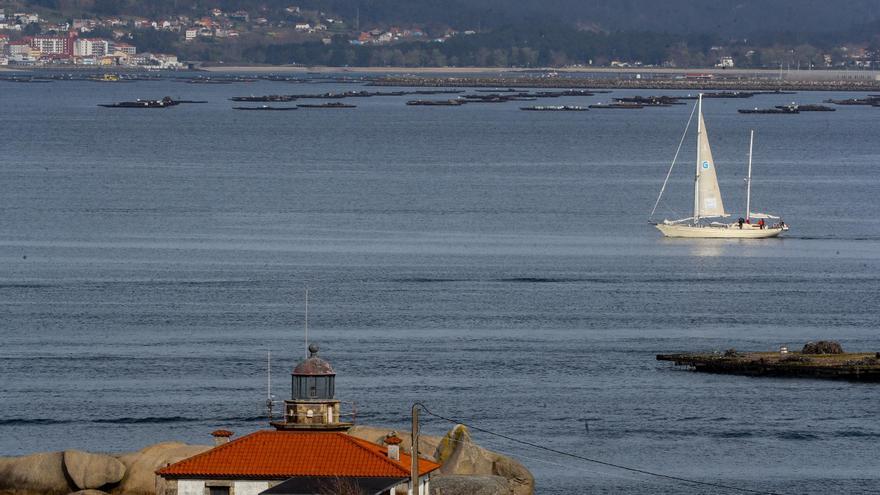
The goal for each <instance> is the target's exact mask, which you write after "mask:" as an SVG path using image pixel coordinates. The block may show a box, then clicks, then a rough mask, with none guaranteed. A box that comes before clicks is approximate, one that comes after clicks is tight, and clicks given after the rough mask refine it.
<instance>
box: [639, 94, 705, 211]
mask: <svg viewBox="0 0 880 495" xmlns="http://www.w3.org/2000/svg"><path fill="white" fill-rule="evenodd" d="M696 111H697V106H696V105H694V109H693V110H691V116H690V117H688V121H687V125H685V126H684V132H683V133H682V134H681V141H679V142H678V149H677V150H675V156H673V157H672V163H671V164H670V165H669V171H668V172H666V179H665V180H664V181H663V187H661V188H660V195H659V196H657V201H655V202H654V208H652V209H651V215H649V216H648V219H651V218H653V217H654V213H655V212H656V211H657V205H659V204H660V198H662V197H663V192H664V191H666V183H667V182H669V176H670V175H672V168H673V167H675V161H676V160H678V154H679V152H681V145H682V144H684V138H685V137H687V132H688V129H689V128H690V127H691V121H692V120H693V119H694V112H696Z"/></svg>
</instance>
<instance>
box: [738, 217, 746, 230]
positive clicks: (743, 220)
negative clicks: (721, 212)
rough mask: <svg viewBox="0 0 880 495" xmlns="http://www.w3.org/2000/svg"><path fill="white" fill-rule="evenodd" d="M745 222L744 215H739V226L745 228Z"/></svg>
mask: <svg viewBox="0 0 880 495" xmlns="http://www.w3.org/2000/svg"><path fill="white" fill-rule="evenodd" d="M743 222H745V219H744V218H743V217H739V220H737V221H736V223H737V224H738V225H739V228H743Z"/></svg>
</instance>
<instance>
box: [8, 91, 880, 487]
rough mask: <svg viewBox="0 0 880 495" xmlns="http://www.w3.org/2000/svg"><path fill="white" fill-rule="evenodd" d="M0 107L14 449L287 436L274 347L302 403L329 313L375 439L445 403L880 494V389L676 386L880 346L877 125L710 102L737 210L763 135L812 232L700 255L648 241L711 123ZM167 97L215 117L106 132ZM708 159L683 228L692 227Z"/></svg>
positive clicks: (731, 478) (495, 425) (616, 447)
mask: <svg viewBox="0 0 880 495" xmlns="http://www.w3.org/2000/svg"><path fill="white" fill-rule="evenodd" d="M0 84H2V87H0V90H2V96H0V102H2V109H3V110H0V112H2V116H3V121H4V124H5V125H4V128H5V129H6V133H5V135H6V136H7V138H9V139H7V140H5V141H4V142H3V143H2V144H0V146H2V157H3V158H2V160H0V192H2V194H0V233H2V238H0V267H2V271H0V311H2V325H0V338H2V342H3V345H2V347H0V375H2V376H3V382H2V383H3V385H2V389H0V392H2V394H0V395H2V397H3V400H2V401H0V453H2V454H7V455H14V454H23V453H27V452H32V451H39V450H58V449H64V448H81V449H90V450H110V451H122V450H131V449H135V448H139V447H141V446H143V445H146V444H149V443H154V442H157V441H161V440H167V439H179V440H185V441H190V442H201V443H207V442H208V441H209V438H208V435H209V432H210V431H212V430H213V429H215V428H217V427H226V428H230V429H233V430H234V431H236V433H239V434H241V433H245V432H248V431H251V430H254V429H256V428H259V427H262V426H263V422H262V420H261V418H262V415H263V410H262V407H263V406H262V404H263V401H264V400H265V393H266V392H265V357H266V355H265V352H266V350H267V349H270V348H271V349H272V350H273V357H274V366H273V374H274V376H273V378H274V380H273V382H274V383H275V384H276V386H275V387H273V392H274V393H275V395H276V396H277V397H278V398H285V397H287V396H288V394H289V388H288V387H289V384H288V381H287V380H288V378H287V373H288V372H289V370H290V368H291V366H292V365H293V364H294V362H295V361H296V360H298V359H299V358H300V356H301V355H302V354H303V351H302V347H303V345H302V344H301V343H300V342H301V338H302V332H301V322H302V290H303V288H304V287H305V286H309V287H312V291H313V292H312V303H313V304H312V307H311V308H310V309H311V327H312V336H313V338H314V340H317V341H319V342H320V343H321V345H322V348H323V349H324V350H323V351H322V354H323V355H324V356H325V357H326V358H328V359H329V360H330V361H331V362H332V363H333V364H334V366H335V368H336V369H337V372H338V374H339V379H338V383H337V387H338V396H339V398H341V399H343V400H348V401H354V402H356V403H357V411H358V420H359V421H361V422H364V423H370V424H388V425H394V426H396V427H398V428H400V427H405V425H406V424H407V421H408V417H407V414H408V411H409V407H410V405H411V404H412V402H413V401H416V400H420V401H423V402H425V403H426V404H428V405H429V406H430V407H431V408H432V409H435V410H437V411H438V412H442V413H444V414H446V415H449V416H454V417H457V418H461V419H462V420H467V421H470V422H473V423H474V424H477V425H480V426H482V427H485V428H489V429H492V430H497V431H499V432H504V433H506V434H510V435H514V436H517V437H520V438H523V439H526V440H529V441H532V442H539V443H546V444H548V445H551V446H553V447H555V448H559V449H564V450H567V451H571V452H576V453H579V454H581V455H585V456H587V457H593V458H597V459H602V460H605V461H609V462H616V463H620V464H625V465H631V466H635V467H640V468H643V469H648V470H653V471H659V472H664V473H668V474H674V475H678V476H684V477H690V478H695V479H700V480H705V481H713V482H721V483H728V484H734V485H738V486H743V487H749V488H755V489H768V490H771V489H772V490H776V491H779V492H784V493H815V494H820V493H878V492H880V480H878V477H877V472H878V466H880V465H878V461H877V460H876V455H875V451H876V448H875V445H876V443H877V438H878V436H880V427H878V426H877V421H876V411H877V409H878V406H880V394H878V393H877V389H876V387H875V386H872V385H863V384H850V383H834V382H820V381H810V380H778V379H763V380H756V379H750V378H742V377H729V376H712V375H696V374H692V373H687V372H683V371H679V370H675V369H673V368H670V367H668V365H667V364H665V363H658V362H656V361H655V360H654V355H655V354H656V353H660V352H670V351H687V350H723V349H726V348H729V347H736V348H738V349H774V348H776V347H778V346H779V345H789V346H790V347H797V346H799V345H801V344H802V343H803V342H805V341H807V340H810V339H816V338H835V339H839V340H840V341H842V342H843V344H844V346H845V347H846V348H847V349H852V350H864V351H873V350H880V349H878V345H877V330H878V327H880V324H878V323H880V317H878V313H877V302H878V300H880V297H878V296H880V280H878V279H880V275H878V267H880V261H878V253H880V249H878V247H880V245H878V240H880V222H878V220H877V216H876V211H877V208H878V206H880V205H878V199H877V191H878V190H880V188H878V186H880V170H878V162H880V154H878V152H877V150H876V147H875V146H873V144H872V143H873V142H874V141H875V138H876V136H875V135H874V134H875V129H876V122H877V118H878V115H880V114H878V113H877V110H876V109H870V108H840V109H839V110H838V111H837V112H834V113H816V114H803V115H799V116H794V117H791V116H784V117H778V116H743V115H738V114H737V113H736V112H735V110H736V108H738V106H742V105H743V103H742V102H737V101H735V100H727V101H725V100H713V101H710V102H708V103H707V105H706V106H705V110H706V119H707V123H708V129H709V133H710V137H711V139H712V141H713V145H714V148H715V149H714V154H715V156H716V159H717V160H718V166H719V173H720V177H721V179H720V180H721V187H722V189H723V192H724V194H725V201H726V203H727V206H728V208H729V209H731V210H733V211H738V210H739V209H741V208H740V206H739V205H740V204H741V203H742V202H743V195H744V191H743V187H742V176H743V175H744V172H745V159H746V150H747V145H748V130H749V128H755V129H756V131H757V134H756V147H755V150H756V151H755V153H756V154H755V183H754V189H753V191H754V201H755V204H756V209H761V210H770V211H775V212H781V213H783V214H784V216H785V220H786V222H788V223H790V224H791V225H792V226H793V231H792V232H791V235H789V236H788V238H786V239H781V240H768V241H757V242H736V241H697V242H685V241H675V240H664V239H661V238H660V237H659V234H658V233H657V232H655V231H654V229H653V228H651V227H650V226H649V225H648V224H647V223H646V218H645V217H646V214H647V212H648V211H649V210H650V207H651V206H652V205H653V201H654V199H655V197H656V196H655V195H656V191H657V189H658V188H659V184H660V182H661V181H662V178H663V176H664V174H665V171H666V167H667V166H668V160H669V159H670V158H671V156H672V154H673V153H674V151H675V146H676V145H677V140H678V138H679V136H680V132H681V130H682V127H683V124H684V122H685V120H686V119H687V115H688V113H689V111H690V109H689V108H688V107H685V106H681V107H671V108H663V109H646V110H644V111H641V112H620V113H617V112H571V113H564V114H557V113H549V114H548V113H541V112H520V111H519V110H517V108H516V107H517V106H516V105H515V104H509V105H468V106H465V107H459V108H424V107H406V106H404V105H403V102H404V101H405V99H406V98H405V97H401V98H395V97H388V98H371V99H359V100H358V101H357V102H356V104H358V105H359V108H357V109H355V110H352V111H345V112H331V111H297V112H278V113H274V112H269V113H268V114H263V113H260V112H244V113H239V112H233V111H232V110H231V109H230V107H231V103H230V102H228V101H226V98H228V97H229V96H233V95H243V94H264V93H284V92H310V91H314V92H323V91H330V90H337V89H350V88H348V87H343V86H327V85H314V86H308V87H303V86H296V87H294V86H288V85H284V84H281V83H264V82H261V83H253V84H238V85H228V86H227V85H223V86H206V85H185V84H180V83H173V82H167V81H166V82H141V83H133V84H124V85H123V84H120V85H114V84H96V83H84V82H83V83H75V82H70V83H53V84H51V85H27V84H11V83H0ZM645 93H647V92H645ZM166 94H169V95H172V96H178V97H181V98H187V99H207V100H209V101H210V103H209V104H206V105H193V106H186V107H184V106H181V107H176V108H171V109H167V110H162V111H132V110H110V109H101V108H97V107H96V106H95V105H96V104H97V103H103V102H108V101H115V100H123V99H130V98H137V97H161V96H164V95H166ZM828 96H830V95H828V94H822V93H816V94H810V93H802V94H799V95H796V96H794V97H793V96H765V97H760V100H761V102H760V104H762V105H763V104H766V105H768V106H772V105H774V104H783V103H787V102H788V100H791V99H792V98H796V99H797V100H798V101H799V102H804V103H807V102H818V101H820V100H822V99H824V98H827V97H828ZM836 96H837V97H844V96H841V95H836ZM847 96H848V95H847ZM854 96H855V95H854ZM604 98H605V97H604V96H603V97H602V98H600V97H595V98H588V99H586V100H585V99H574V98H573V99H571V101H568V100H566V101H565V102H559V103H560V104H562V103H565V104H585V103H594V102H595V101H593V100H596V101H598V100H600V99H604ZM555 101H556V100H554V102H555ZM539 103H541V102H539ZM754 103H759V102H758V101H755V102H754ZM749 105H751V106H753V103H751V102H749ZM783 119H785V120H783ZM688 142H689V143H690V142H692V141H690V140H689V141H688ZM691 151H692V150H691ZM691 151H689V150H687V149H685V153H690V152H691ZM684 156H690V155H687V154H686V155H684ZM684 163H685V164H684V165H683V166H681V167H679V168H678V169H677V173H675V174H674V175H673V182H672V183H671V185H670V188H669V190H668V193H667V194H668V197H669V199H670V201H669V202H668V203H665V205H664V206H665V207H666V211H663V212H662V213H661V215H660V216H661V217H662V216H663V215H670V216H672V215H674V214H675V213H676V211H671V210H677V213H679V214H680V213H681V212H683V211H687V209H688V204H689V200H688V199H687V198H688V194H690V192H689V191H690V187H691V186H690V184H691V182H690V181H689V179H688V174H689V166H688V164H687V162H684ZM682 216H684V215H682ZM584 420H586V422H587V424H588V425H589V429H588V430H587V429H586V428H585V427H584ZM448 427H449V425H448V424H444V423H442V422H440V421H438V420H434V419H431V418H426V420H425V428H426V429H427V430H428V431H429V432H430V433H442V432H443V431H445V430H446V429H447V428H448ZM476 437H477V439H478V441H480V442H481V443H483V444H485V445H486V446H488V447H490V448H494V449H496V450H499V451H502V452H507V453H510V454H512V455H515V456H517V457H518V458H520V459H521V460H522V461H523V462H524V463H525V464H527V465H528V466H529V467H530V469H532V471H533V472H534V473H535V474H536V476H537V477H538V486H539V493H553V494H557V493H558V494H562V493H578V492H583V491H587V490H590V492H591V493H620V492H621V491H625V492H627V493H705V490H704V489H701V488H699V487H692V486H688V485H681V484H674V483H671V482H668V481H663V480H657V479H652V478H649V477H646V476H644V475H638V474H632V473H627V472H623V471H619V470H615V469H612V468H609V467H603V466H597V465H590V464H583V463H579V462H576V461H574V460H572V459H566V458H560V457H557V456H552V455H550V454H546V453H542V452H540V451H534V450H530V449H524V448H522V447H520V446H517V445H515V444H510V443H509V442H506V441H503V440H499V439H497V438H493V437H490V436H486V435H481V434H477V435H476Z"/></svg>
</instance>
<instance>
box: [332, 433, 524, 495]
mask: <svg viewBox="0 0 880 495" xmlns="http://www.w3.org/2000/svg"><path fill="white" fill-rule="evenodd" d="M390 432H391V430H390V429H388V428H376V427H370V426H355V427H353V428H351V429H350V430H349V431H348V434H349V435H352V436H355V437H358V438H361V439H364V440H368V441H370V442H373V443H376V444H380V445H381V444H382V440H383V439H384V438H385V436H386V435H387V434H388V433H390ZM396 433H397V436H398V437H399V438H400V439H401V440H403V443H401V444H400V446H401V450H402V451H403V452H404V453H406V454H409V453H410V450H412V449H411V448H410V445H411V444H412V440H411V436H410V434H409V433H407V432H405V431H397V432H396ZM419 453H420V454H421V455H422V457H425V458H428V459H430V460H433V461H436V462H439V463H440V464H442V466H441V467H440V469H439V470H438V471H439V472H438V473H437V475H436V476H435V477H432V478H431V492H432V493H433V492H434V479H435V478H439V477H441V476H442V477H446V476H462V477H467V478H471V477H473V478H475V479H483V478H486V477H488V478H492V477H496V476H500V477H501V478H504V479H505V480H506V481H507V485H506V488H505V489H506V490H508V491H501V492H498V494H499V495H501V494H505V495H506V494H507V493H512V494H514V495H531V494H532V493H533V492H534V488H535V479H534V477H533V476H532V473H530V472H529V470H528V469H526V468H525V466H523V465H522V464H520V463H519V462H517V461H515V460H514V459H511V458H509V457H506V456H503V455H501V454H497V453H495V452H492V451H489V450H486V449H484V448H482V447H480V446H479V445H477V444H475V443H474V441H473V439H472V438H471V434H470V431H468V429H467V427H466V426H464V425H456V426H455V427H453V428H452V429H451V430H449V432H448V433H446V435H445V436H443V437H435V436H430V435H419ZM484 481H485V480H484ZM449 483H453V481H450V482H449ZM454 483H455V486H457V487H461V486H465V485H463V484H462V483H464V482H463V481H462V482H459V481H454ZM487 483H488V482H487ZM490 484H491V483H490ZM481 486H482V485H481ZM487 486H488V485H487ZM449 489H450V490H451V489H452V488H449ZM444 493H445V492H444ZM450 493H451V492H450ZM461 493H468V492H467V491H466V490H465V491H463V492H461Z"/></svg>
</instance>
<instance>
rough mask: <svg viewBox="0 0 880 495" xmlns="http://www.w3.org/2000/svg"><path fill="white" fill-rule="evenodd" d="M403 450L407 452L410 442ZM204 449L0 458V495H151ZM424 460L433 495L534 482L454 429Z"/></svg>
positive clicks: (494, 494)
mask: <svg viewBox="0 0 880 495" xmlns="http://www.w3.org/2000/svg"><path fill="white" fill-rule="evenodd" d="M390 432H391V430H390V429H388V428H377V427H370V426H355V427H353V428H352V429H351V430H350V431H349V432H348V433H349V435H352V436H355V437H358V438H361V439H364V440H368V441H371V442H374V443H376V444H379V445H381V443H382V439H384V438H385V436H386V435H387V434H388V433H390ZM397 435H398V436H399V437H400V438H401V439H403V444H402V450H403V451H404V452H405V453H409V452H410V449H409V447H408V446H409V445H410V442H411V440H410V438H409V435H407V434H406V433H404V432H400V431H398V432H397ZM211 448H212V447H211V446H208V445H188V444H185V443H180V442H164V443H158V444H155V445H151V446H149V447H146V448H143V449H141V450H139V451H137V452H129V453H123V454H100V453H92V452H83V451H79V450H65V451H63V452H44V453H38V454H31V455H26V456H20V457H0V495H67V494H77V495H105V494H110V495H122V494H125V495H155V493H156V475H155V471H156V470H157V469H159V468H161V467H163V466H165V465H167V464H171V463H174V462H177V461H180V460H183V459H186V458H187V457H191V456H194V455H196V454H199V453H202V452H204V451H206V450H209V449H211ZM419 452H420V453H421V455H422V456H423V457H427V458H429V459H430V460H434V461H437V462H440V463H442V464H443V467H441V468H440V471H439V474H436V475H435V476H433V477H432V479H431V492H432V493H433V494H435V495H530V494H531V493H533V491H534V486H535V480H534V477H533V476H532V474H531V473H530V472H529V470H528V469H526V467H525V466H523V465H522V464H520V463H519V462H517V461H516V460H514V459H511V458H509V457H505V456H503V455H500V454H497V453H494V452H491V451H489V450H486V449H484V448H482V447H480V446H479V445H477V444H476V443H474V442H473V440H472V439H471V436H470V433H469V432H468V430H467V428H466V427H464V426H462V425H457V426H455V427H454V428H452V429H451V430H450V431H449V432H448V433H447V434H446V435H445V436H443V437H435V436H427V435H422V436H420V437H419Z"/></svg>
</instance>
